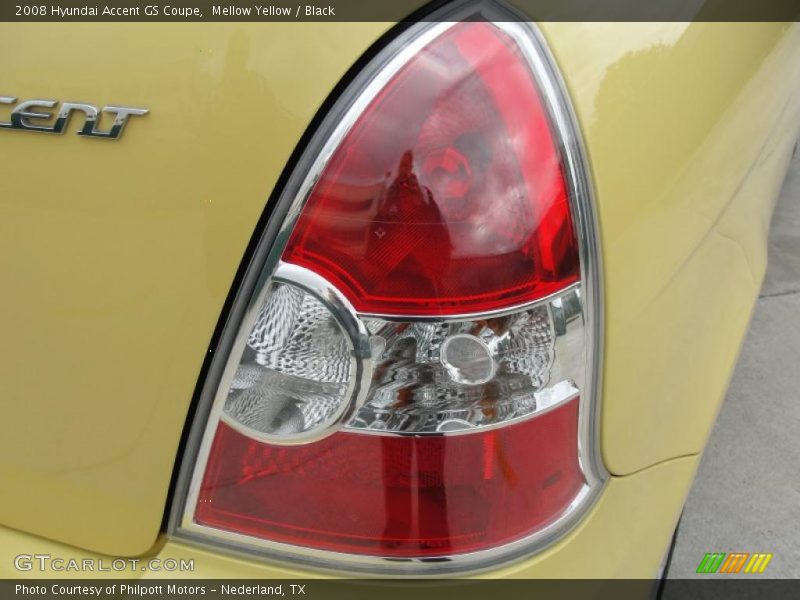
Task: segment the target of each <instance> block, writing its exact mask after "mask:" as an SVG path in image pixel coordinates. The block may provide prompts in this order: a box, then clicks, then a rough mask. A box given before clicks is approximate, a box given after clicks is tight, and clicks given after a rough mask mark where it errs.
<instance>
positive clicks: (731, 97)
mask: <svg viewBox="0 0 800 600" xmlns="http://www.w3.org/2000/svg"><path fill="white" fill-rule="evenodd" d="M545 32H546V35H547V37H548V39H549V40H550V42H551V46H552V50H553V52H554V54H555V56H556V58H557V60H558V62H559V64H560V66H561V70H562V72H563V74H564V76H565V78H566V81H567V85H568V88H569V90H570V92H571V95H572V97H573V101H574V103H575V107H576V112H577V113H578V117H579V120H580V123H581V126H582V128H583V132H584V136H585V139H586V146H587V148H588V153H589V158H590V161H591V164H592V169H593V172H594V179H595V187H596V194H597V199H598V209H599V211H598V212H599V219H600V228H601V239H602V247H603V248H602V249H603V254H604V274H605V300H606V307H605V308H606V344H605V371H604V382H605V385H604V389H603V405H602V439H601V443H602V448H603V458H604V460H605V462H606V465H607V467H608V468H609V470H610V471H612V472H613V473H631V472H634V471H637V470H639V469H642V468H644V467H646V466H648V465H651V464H655V463H657V462H659V461H662V460H665V459H668V458H670V457H675V456H680V455H685V454H695V453H698V452H700V451H702V449H703V446H704V444H705V441H706V439H707V437H708V434H709V432H710V429H711V426H712V425H713V422H714V418H715V416H716V413H717V411H718V408H719V405H720V403H721V401H722V399H723V397H724V394H725V390H726V388H727V384H728V380H729V377H730V374H731V371H732V369H733V366H734V364H735V362H736V358H737V355H738V351H739V348H740V345H741V342H742V339H743V336H744V333H745V331H746V327H747V324H748V322H749V319H750V313H751V310H752V307H753V304H754V302H755V299H756V297H757V294H758V290H759V287H760V285H761V279H762V276H763V273H764V270H765V267H766V247H767V244H766V238H767V233H768V228H769V218H770V215H771V213H772V207H773V202H774V199H775V196H776V194H777V191H778V189H779V186H780V183H781V181H782V179H783V175H784V173H785V167H786V163H787V161H788V158H789V156H790V152H791V149H792V146H793V144H794V143H795V140H796V139H797V133H798V123H800V102H799V101H798V99H799V98H800V96H798V91H799V90H798V87H797V86H798V82H800V26H799V25H798V24H796V23H794V24H791V25H788V24H781V23H693V24H686V23H588V24H587V23H552V24H548V25H547V26H546V27H545Z"/></svg>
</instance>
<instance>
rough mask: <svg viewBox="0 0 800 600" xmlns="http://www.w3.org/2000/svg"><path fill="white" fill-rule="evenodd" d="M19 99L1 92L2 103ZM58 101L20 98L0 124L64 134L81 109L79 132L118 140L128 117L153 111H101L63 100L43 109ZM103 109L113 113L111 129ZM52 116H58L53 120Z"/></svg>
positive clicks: (112, 108)
mask: <svg viewBox="0 0 800 600" xmlns="http://www.w3.org/2000/svg"><path fill="white" fill-rule="evenodd" d="M16 103H17V98H16V97H15V96H0V104H16ZM58 104H59V103H58V101H57V100H41V99H36V100H25V101H23V102H20V103H19V104H17V105H16V106H15V107H14V109H13V110H12V111H11V118H10V120H9V121H0V128H5V129H18V130H23V131H39V132H41V133H57V134H61V133H64V131H65V130H66V128H67V124H68V123H69V120H70V117H71V116H72V115H73V114H74V113H75V112H80V113H83V119H84V120H83V126H82V127H81V128H80V130H78V132H77V133H78V135H83V136H87V137H95V138H105V139H109V140H116V139H119V138H120V137H121V136H122V132H123V131H124V130H125V125H126V124H127V122H128V117H131V116H141V115H146V114H147V113H148V112H150V111H149V110H148V109H146V108H136V107H132V106H116V105H108V106H104V107H103V110H102V111H101V110H98V108H97V107H96V106H94V105H92V104H84V103H82V102H62V103H61V106H60V107H58V109H57V112H48V111H45V110H42V109H49V111H54V110H55V109H56V107H57V106H58ZM101 112H102V113H108V114H110V115H113V116H114V121H113V123H112V124H111V127H110V128H109V129H108V130H103V129H101V128H100V117H101ZM53 117H55V120H53V121H51V120H52V119H53Z"/></svg>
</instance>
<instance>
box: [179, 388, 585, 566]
mask: <svg viewBox="0 0 800 600" xmlns="http://www.w3.org/2000/svg"><path fill="white" fill-rule="evenodd" d="M578 404H579V400H578V399H577V398H576V399H574V400H571V401H570V402H568V403H566V404H564V405H562V406H560V407H558V408H555V409H553V410H551V411H550V412H547V413H545V414H542V415H541V416H539V417H536V418H533V419H529V420H527V421H522V422H520V423H516V424H513V425H509V426H506V427H503V428H500V429H494V430H489V431H485V432H477V433H471V434H465V435H455V436H380V435H364V434H360V433H348V432H339V433H337V434H335V435H333V436H331V437H329V438H326V439H324V440H322V441H319V442H315V443H313V444H308V445H304V446H274V445H270V444H264V443H262V442H258V441H254V440H252V439H250V438H248V437H245V436H243V435H242V434H240V433H238V432H236V431H235V430H233V429H231V428H230V427H228V426H227V425H225V424H224V423H220V424H219V427H218V429H217V433H216V436H215V439H214V443H213V446H212V448H211V453H210V456H209V462H208V467H207V469H206V473H205V476H204V478H203V483H202V486H201V489H200V495H199V499H198V500H199V501H198V504H197V510H196V512H195V519H196V521H197V522H198V523H200V524H201V525H207V526H210V527H214V528H218V529H223V530H228V531H235V532H237V533H243V534H246V535H251V536H254V537H258V538H262V539H267V540H272V541H276V542H284V543H287V544H295V545H298V546H306V547H313V548H318V549H323V550H332V551H336V552H346V553H351V554H368V555H376V556H386V557H398V558H400V557H435V556H442V555H450V554H460V553H464V552H472V551H477V550H483V549H487V548H492V547H495V546H499V545H502V544H505V543H508V542H511V541H514V540H517V539H520V538H522V537H525V536H526V535H529V534H531V533H532V532H534V531H537V530H539V529H541V528H542V527H543V526H544V525H546V524H547V523H549V522H551V521H553V520H554V519H555V518H556V517H557V516H558V515H559V514H561V513H562V511H564V509H566V508H567V506H568V505H569V504H570V502H571V501H572V500H573V499H574V498H575V497H576V495H577V494H578V493H579V491H580V490H581V488H582V486H583V484H584V478H583V476H582V474H581V470H580V466H579V464H578V454H577V447H576V446H577V445H576V443H575V440H576V436H577V427H578V425H577V424H578Z"/></svg>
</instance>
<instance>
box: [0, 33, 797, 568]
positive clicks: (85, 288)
mask: <svg viewBox="0 0 800 600" xmlns="http://www.w3.org/2000/svg"><path fill="white" fill-rule="evenodd" d="M386 28H387V26H386V25H384V24H378V23H361V24H343V23H336V24H321V23H308V24H302V25H299V24H294V23H293V24H285V25H283V24H277V23H271V24H265V23H253V24H191V25H186V24H147V25H143V24H131V25H125V24H96V25H91V24H70V25H69V26H60V25H57V24H35V25H29V24H19V23H15V24H13V25H8V24H6V25H3V26H0V54H2V55H3V56H13V57H14V60H8V61H3V62H2V63H0V82H2V85H3V89H2V90H0V93H2V94H15V95H17V96H18V97H20V98H23V99H29V98H37V97H44V98H54V99H60V100H73V101H85V102H90V103H94V104H103V103H108V104H114V103H118V104H127V105H133V106H146V107H148V108H149V109H150V110H151V113H150V114H149V115H147V116H145V117H136V118H135V119H133V120H131V122H130V124H129V128H128V130H127V131H126V133H125V135H124V137H123V139H121V140H119V141H117V142H108V141H105V140H92V139H84V138H80V137H78V136H76V135H73V132H74V128H75V126H76V125H77V123H73V124H72V129H71V130H70V131H69V132H68V133H67V134H66V135H64V136H62V137H57V138H52V137H48V136H44V135H38V134H30V133H21V132H12V131H0V151H1V152H2V155H1V156H2V162H1V163H0V175H1V176H0V281H2V282H3V284H4V292H5V293H4V295H3V301H2V308H3V310H2V311H0V331H2V342H1V343H0V349H1V350H0V352H1V354H0V381H2V382H3V391H4V394H3V400H2V403H3V405H2V408H3V419H2V420H0V480H2V482H3V485H2V486H0V524H2V525H3V526H5V527H7V528H10V529H5V530H3V531H2V533H0V552H2V553H3V555H5V556H4V557H3V558H2V559H0V570H2V569H8V568H9V564H10V563H9V561H8V560H6V558H7V556H10V555H11V554H12V553H14V554H16V553H19V552H23V551H25V552H26V551H28V550H27V548H28V544H30V551H31V552H34V551H37V548H41V549H45V550H47V549H49V550H50V551H52V552H53V553H56V550H58V552H61V551H62V550H63V551H64V552H68V550H65V549H64V548H62V547H61V546H58V545H57V544H56V543H55V542H48V541H44V540H43V539H39V538H35V537H31V536H27V535H24V534H21V533H16V532H13V531H11V529H17V530H22V531H27V532H30V533H32V534H36V535H41V536H43V537H46V538H50V539H53V540H58V541H61V542H65V543H68V544H71V545H73V546H77V547H82V548H87V549H90V550H92V551H95V552H102V553H107V554H111V555H118V556H131V555H138V554H144V553H152V552H158V553H160V554H161V555H164V556H166V555H167V554H169V555H181V554H183V553H190V554H191V555H192V556H195V557H197V560H198V564H199V565H201V567H202V568H201V573H200V574H202V575H206V576H226V577H228V576H231V577H232V576H268V577H273V576H280V575H285V576H294V575H297V573H293V572H289V571H284V570H283V569H278V568H275V567H270V566H268V565H256V564H254V563H250V562H248V561H244V560H240V559H231V558H226V557H222V556H219V555H218V553H217V552H216V551H214V550H208V551H198V550H194V549H191V550H189V549H188V548H186V547H185V546H182V545H180V544H178V543H175V542H173V541H167V542H166V544H165V545H163V546H160V545H156V540H157V536H158V532H159V530H160V527H161V523H162V518H163V514H164V508H165V502H166V498H167V493H168V488H169V482H170V477H171V475H172V472H173V466H174V460H175V453H176V450H177V447H178V442H179V439H180V435H181V431H182V428H183V425H184V422H185V419H186V415H187V411H188V408H189V404H190V401H191V398H192V394H193V392H194V387H195V384H196V381H197V378H198V375H199V372H200V368H201V365H202V362H203V358H204V355H205V352H206V349H207V346H208V343H209V340H210V338H211V334H212V331H213V329H214V327H215V325H216V322H217V319H218V317H219V314H220V310H221V308H222V305H223V302H224V299H225V297H226V294H227V293H228V290H229V289H230V286H231V282H232V280H233V277H234V274H235V272H236V269H237V267H238V265H239V262H240V260H241V257H242V254H243V251H244V249H245V247H246V245H247V242H248V240H249V239H250V236H251V234H252V232H253V229H254V227H255V224H256V221H257V219H258V217H259V215H260V214H261V212H262V210H263V208H264V203H265V200H266V198H267V197H268V196H269V194H270V192H271V191H272V188H273V186H274V184H275V182H276V180H277V178H278V176H279V174H280V172H281V170H282V169H283V167H284V165H285V164H286V161H287V159H288V157H289V155H290V153H291V152H292V149H293V148H294V146H295V145H296V143H297V141H298V139H299V138H300V135H301V134H302V132H303V130H304V129H305V127H306V126H307V125H308V123H309V121H310V119H311V118H312V116H313V115H314V113H315V111H316V110H317V108H318V107H319V106H320V104H321V102H322V101H323V99H324V98H325V96H326V95H327V94H328V93H329V92H330V90H331V89H332V87H333V86H334V84H335V83H336V81H337V80H338V79H339V78H340V77H341V75H342V74H343V73H344V71H345V70H346V69H347V68H348V67H349V66H350V65H351V64H352V63H353V61H355V60H356V59H357V57H358V56H359V55H360V54H361V53H362V52H363V50H364V49H365V48H366V47H367V46H368V45H369V44H370V43H371V42H372V41H374V40H375V39H376V38H377V37H378V36H379V35H380V34H381V33H382V32H383V31H385V29H386ZM544 30H545V34H546V36H547V38H548V39H549V40H550V42H551V44H552V48H553V51H554V53H555V55H556V57H557V60H558V62H559V63H560V65H561V67H562V71H563V72H564V76H565V78H566V81H567V85H568V88H569V90H570V92H571V94H572V96H573V99H574V102H575V106H576V111H577V113H578V117H579V120H580V122H581V125H582V127H583V130H584V135H585V138H586V145H587V149H588V152H589V157H590V161H591V165H592V169H593V173H594V178H595V183H596V187H597V197H598V202H599V217H600V226H601V232H600V233H601V239H602V246H603V252H604V257H605V260H604V276H605V290H606V348H605V372H604V382H605V386H604V390H603V407H602V449H603V457H604V459H605V461H606V463H607V465H608V467H609V469H610V470H611V471H612V472H613V473H616V474H630V473H633V472H637V471H641V472H640V473H638V474H637V475H628V476H625V477H619V478H614V479H612V481H611V482H610V483H609V485H608V486H607V489H606V490H605V493H604V495H603V497H602V498H601V499H600V500H599V503H598V505H597V506H596V507H595V508H594V509H593V511H592V513H591V515H590V517H589V518H587V519H586V520H585V521H584V522H583V523H582V524H581V525H580V526H579V528H578V529H576V530H575V531H574V532H572V533H571V534H570V535H569V536H568V537H567V538H565V539H564V540H562V541H561V542H559V543H558V544H557V545H556V546H554V547H553V548H551V549H548V550H546V551H545V552H543V553H542V554H540V555H539V556H537V557H535V558H532V559H530V560H529V561H526V562H524V563H519V564H517V565H513V566H510V567H507V568H505V569H502V570H499V571H497V572H495V573H493V575H497V576H509V577H511V576H526V577H527V576H537V577H538V576H545V577H558V576H572V577H575V576H582V577H603V576H625V577H635V576H641V577H649V576H651V575H652V574H653V573H654V570H655V568H656V567H657V565H658V562H659V560H660V558H661V554H662V552H663V551H664V548H665V546H666V543H667V541H668V539H669V535H670V534H671V532H672V529H673V527H674V524H675V521H676V519H677V516H678V514H679V512H680V509H681V505H682V502H683V498H684V496H685V493H686V491H687V490H688V487H689V484H690V481H691V477H692V473H693V469H694V465H695V460H694V459H681V460H672V461H670V462H668V463H664V464H661V465H659V466H656V467H651V468H647V467H648V466H650V465H654V464H656V463H659V462H661V461H664V460H667V459H670V458H672V457H677V456H682V455H689V454H696V453H698V452H700V451H701V450H702V447H703V444H704V442H705V439H706V437H707V435H708V432H709V430H710V427H711V425H712V423H713V418H714V416H715V414H716V411H717V409H718V406H719V402H720V401H721V398H722V396H723V394H724V390H725V387H726V384H727V381H728V377H729V375H730V372H731V368H732V366H733V364H734V361H735V358H736V354H737V352H738V348H739V346H740V343H741V340H742V336H743V334H744V331H745V328H746V325H747V322H748V319H749V314H750V311H751V308H752V305H753V302H754V300H755V297H756V295H757V291H758V286H759V283H760V280H761V276H762V274H763V271H764V266H765V235H766V231H767V225H768V220H769V214H770V210H771V203H772V200H773V198H774V193H775V191H776V189H777V187H778V185H779V182H780V178H781V176H782V167H783V166H784V165H785V162H786V159H787V156H788V152H789V150H790V148H791V143H792V142H793V137H792V136H793V135H795V134H796V132H797V122H798V114H797V112H798V107H800V102H797V95H796V89H795V90H792V89H790V85H791V84H792V82H795V81H797V80H798V69H800V60H798V59H797V52H798V48H800V43H799V42H798V38H799V37H800V33H799V32H800V28H799V27H798V25H797V24H794V25H791V26H790V25H781V24H769V23H763V24H727V23H706V24H692V25H685V24H679V23H667V24H647V23H628V24H580V23H559V24H549V25H547V26H546V27H545V28H544ZM34 47H35V48H42V47H44V48H46V49H51V50H48V52H46V59H44V58H43V54H42V53H41V52H35V51H33V50H32V49H33V48H34ZM99 49H100V50H102V51H99ZM793 94H794V95H793ZM0 119H3V120H6V119H7V113H6V112H5V109H4V108H2V107H0ZM642 469H644V470H642ZM623 530H624V538H625V543H624V544H622V543H620V544H610V543H609V540H619V539H620V537H619V536H620V532H621V531H623ZM69 552H75V553H78V554H81V555H83V552H79V551H76V550H69ZM0 572H2V571H0ZM6 574H7V575H8V574H9V573H6ZM10 574H11V575H16V573H15V572H14V573H10Z"/></svg>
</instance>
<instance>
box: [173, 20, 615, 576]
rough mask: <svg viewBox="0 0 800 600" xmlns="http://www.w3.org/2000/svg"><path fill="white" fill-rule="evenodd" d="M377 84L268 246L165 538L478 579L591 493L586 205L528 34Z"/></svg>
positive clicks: (308, 177) (420, 51)
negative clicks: (477, 573)
mask: <svg viewBox="0 0 800 600" xmlns="http://www.w3.org/2000/svg"><path fill="white" fill-rule="evenodd" d="M368 74H369V75H371V76H370V77H367V76H366V75H365V76H364V77H363V78H362V79H361V80H357V81H356V82H355V83H353V85H352V88H353V89H352V90H351V91H350V92H349V93H347V94H346V95H345V97H344V98H343V99H342V100H341V101H340V103H341V105H342V106H344V107H349V108H346V109H345V110H344V113H343V116H341V117H340V116H336V115H339V114H340V113H338V112H336V111H334V113H332V116H330V117H329V118H328V121H329V122H330V128H325V126H323V128H322V129H321V130H320V131H321V132H327V133H319V134H318V136H317V137H318V139H316V140H315V141H314V142H312V145H311V147H310V148H309V150H308V151H307V156H311V157H312V158H313V164H312V166H311V167H310V168H309V169H308V170H307V171H306V172H303V173H301V176H299V177H296V178H295V179H296V183H295V184H291V185H290V186H289V187H288V188H287V190H285V192H284V196H283V200H282V201H284V202H287V203H289V204H290V208H289V211H288V215H289V216H288V217H287V220H286V223H285V224H284V227H283V230H282V232H281V234H280V235H278V236H277V238H276V239H275V240H266V241H262V244H271V245H269V246H267V248H268V249H269V252H266V251H265V253H264V254H263V256H266V257H267V258H266V259H264V263H263V264H262V265H258V269H267V268H268V269H269V271H268V272H264V273H259V272H258V270H255V269H254V270H253V271H252V272H253V274H251V275H250V276H249V277H250V280H251V281H253V282H254V286H255V288H256V290H255V294H254V296H253V297H252V298H245V299H244V300H241V301H240V304H242V306H244V308H243V309H242V310H243V316H242V317H241V321H237V322H236V323H235V324H234V327H236V328H238V333H237V334H236V336H235V338H233V337H231V338H230V339H231V341H230V342H229V346H228V347H229V348H230V353H229V354H228V355H227V356H224V357H223V358H222V359H219V358H215V360H217V361H220V360H224V363H221V364H222V365H223V366H224V369H223V368H222V366H220V367H219V369H218V372H219V373H220V376H219V378H218V379H215V380H213V381H210V382H207V390H208V392H207V393H208V395H209V396H208V397H209V398H210V400H212V402H211V404H210V406H209V408H208V412H209V417H208V420H207V422H206V423H204V424H200V425H198V427H204V429H203V433H202V443H201V444H200V445H199V449H198V453H197V457H196V461H195V462H193V463H189V464H188V466H187V467H185V468H186V469H191V476H190V477H188V479H189V480H190V483H189V484H188V486H187V488H186V490H187V492H186V493H187V497H186V503H185V507H184V511H183V513H182V515H181V520H180V523H179V525H178V526H177V528H176V533H177V534H178V535H184V536H188V537H195V538H198V537H199V538H202V539H204V540H220V539H224V540H225V541H226V543H228V544H234V545H237V546H241V547H243V548H247V549H252V550H261V551H265V552H267V553H272V554H273V555H279V556H282V557H286V556H290V557H296V558H298V559H300V560H303V561H310V562H315V563H319V564H324V565H325V566H334V567H345V568H347V569H368V570H372V571H381V572H395V571H397V570H398V569H400V570H404V571H414V570H416V571H424V572H432V571H437V570H438V571H454V570H463V569H472V568H476V567H480V566H483V565H485V564H487V562H488V561H492V562H496V561H497V560H498V558H510V557H513V556H518V555H520V554H521V553H525V552H531V551H532V550H533V549H535V548H536V547H538V546H540V545H541V544H543V543H545V542H546V541H548V540H550V539H553V537H554V536H555V535H557V534H558V533H560V532H563V531H565V530H566V528H568V527H569V526H570V525H571V524H573V523H574V522H575V521H576V520H577V518H578V517H579V516H580V515H581V514H582V512H583V511H584V510H585V508H586V507H587V506H588V505H589V503H590V501H591V499H592V498H594V497H595V494H596V492H597V490H598V489H599V486H600V483H601V481H602V478H601V476H600V472H601V467H600V466H599V465H598V464H597V463H596V461H595V459H594V455H593V453H592V448H593V444H594V438H593V431H592V428H591V427H590V425H591V421H592V410H593V409H594V390H593V376H594V368H595V365H596V362H595V359H594V358H595V357H594V351H595V347H596V345H597V338H596V334H595V328H594V322H592V321H591V317H592V315H593V314H596V313H595V311H596V304H597V302H598V297H599V295H598V291H597V287H596V284H595V283H594V282H593V280H592V279H591V277H592V274H593V273H594V272H595V270H596V263H595V262H594V254H593V253H592V251H593V249H594V248H593V242H592V240H593V237H592V229H591V221H590V220H587V217H588V216H589V215H590V214H591V206H590V205H589V203H588V198H587V197H586V190H587V189H588V186H587V184H586V182H585V179H584V178H585V172H584V170H583V163H582V159H581V156H580V153H579V151H578V149H577V147H576V145H575V139H574V137H571V136H574V135H575V134H574V130H573V129H572V126H571V120H570V119H571V117H570V116H569V111H568V110H567V108H566V104H565V100H564V98H563V97H562V96H560V95H559V93H558V91H557V90H558V89H559V88H558V85H557V80H556V79H555V77H556V76H555V74H554V72H553V71H552V70H551V68H550V67H549V63H548V62H547V59H546V54H545V50H544V48H543V46H542V45H541V42H540V41H539V39H538V37H537V36H536V33H535V31H534V30H533V29H531V28H530V27H529V26H528V25H525V24H520V23H505V24H502V25H500V24H495V23H490V22H486V21H480V20H478V21H475V20H471V21H464V22H456V23H428V24H425V25H419V26H418V27H416V28H411V29H410V30H409V31H408V32H406V33H404V34H403V36H402V37H401V38H400V39H399V40H398V41H397V43H396V44H394V45H391V46H390V47H389V48H387V49H386V50H384V51H383V53H381V54H380V55H379V56H378V57H377V58H376V59H375V61H374V62H373V65H372V66H370V67H369V68H368ZM575 207H579V208H580V210H575ZM579 240H581V242H580V243H579ZM265 265H269V267H267V266H265ZM582 274H587V275H588V276H589V278H582ZM212 396H213V398H212ZM186 472H187V473H188V471H186ZM537 545H538V546H537ZM312 550H313V553H310V552H309V551H312ZM409 559H420V560H421V561H422V562H410V563H409V562H408V560H409ZM382 561H385V562H382Z"/></svg>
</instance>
